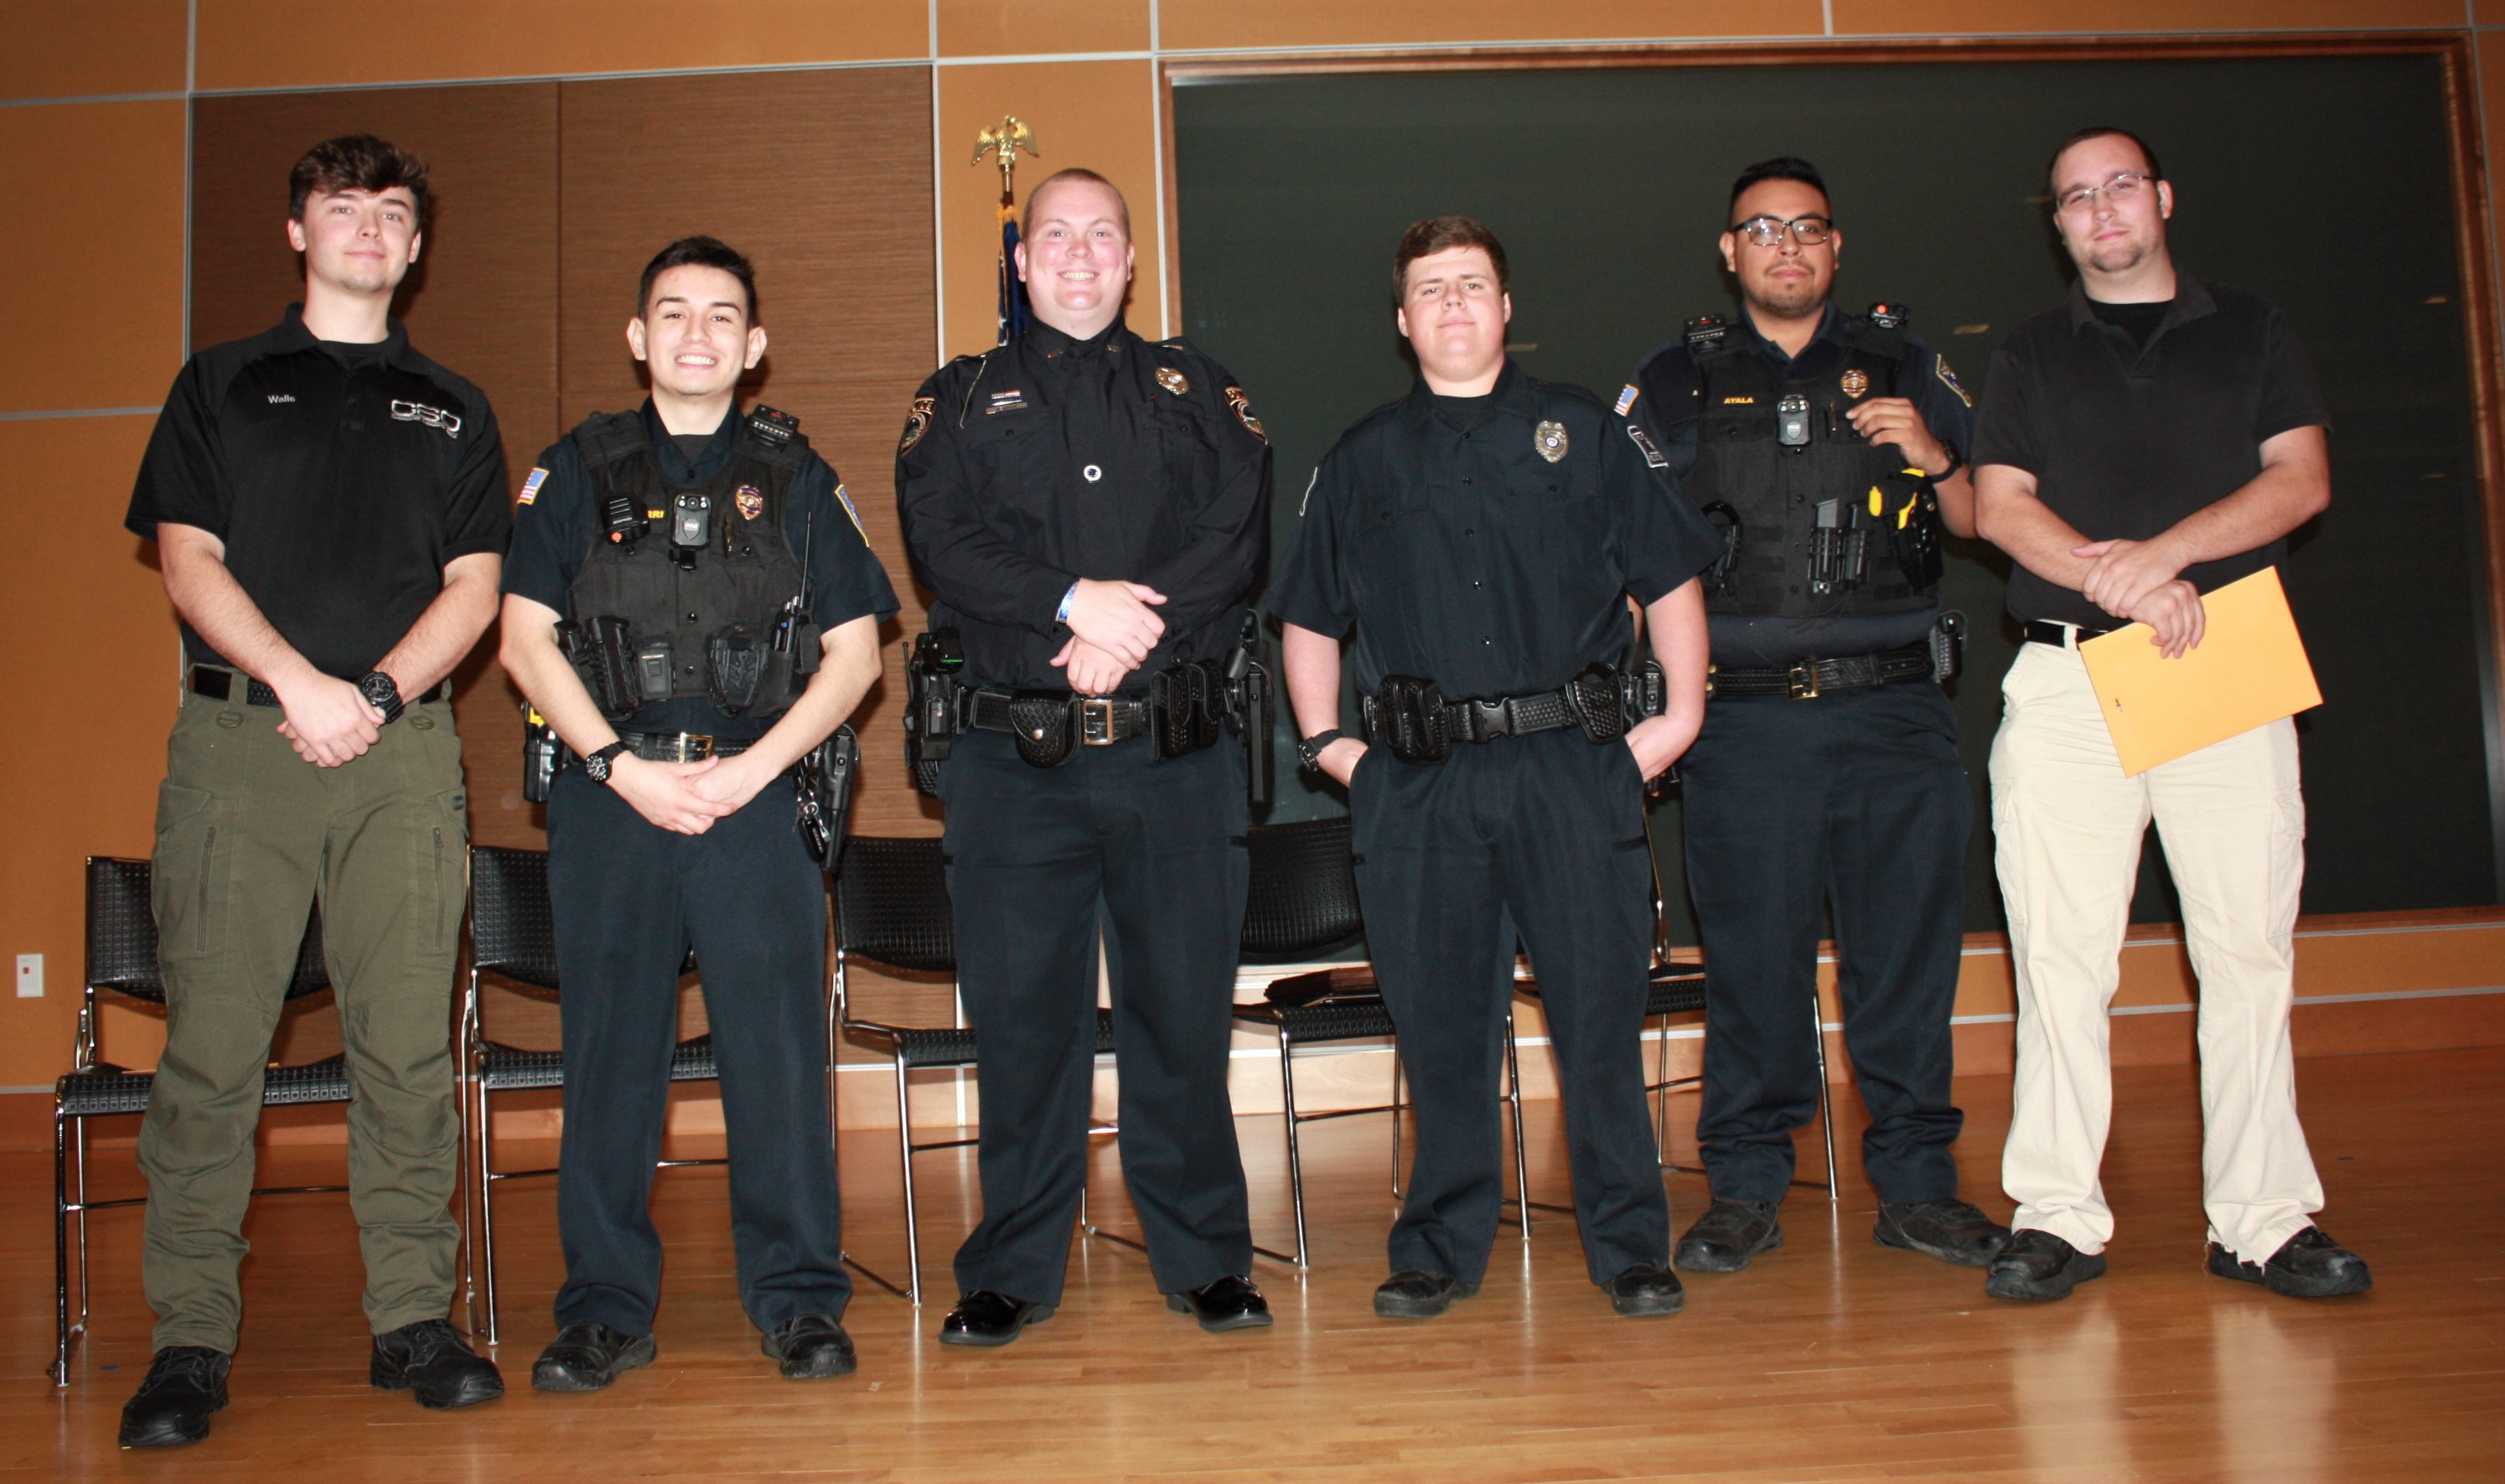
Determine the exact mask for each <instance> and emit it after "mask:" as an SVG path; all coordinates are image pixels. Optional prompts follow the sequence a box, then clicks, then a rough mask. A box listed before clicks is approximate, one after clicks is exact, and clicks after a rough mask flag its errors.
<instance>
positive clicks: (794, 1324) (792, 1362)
mask: <svg viewBox="0 0 2505 1484" xmlns="http://www.w3.org/2000/svg"><path fill="white" fill-rule="evenodd" d="M758 1348H759V1349H760V1350H762V1351H764V1352H765V1353H766V1354H767V1355H768V1356H771V1357H773V1358H774V1360H777V1361H780V1362H781V1365H782V1370H783V1374H784V1375H785V1376H786V1377H787V1378H789V1379H791V1380H794V1381H814V1380H818V1379H820V1378H822V1377H826V1376H849V1375H851V1374H852V1373H853V1369H854V1367H856V1366H858V1365H859V1364H860V1363H861V1361H860V1360H859V1359H857V1358H856V1357H855V1356H854V1355H853V1337H852V1336H851V1335H849V1334H846V1333H844V1326H843V1325H839V1324H837V1323H835V1317H834V1316H833V1315H831V1314H803V1315H801V1316H800V1317H799V1318H798V1319H794V1320H786V1321H785V1322H784V1323H782V1324H780V1325H775V1326H774V1327H773V1328H771V1329H769V1330H767V1331H765V1337H764V1338H763V1339H762V1340H760V1341H759V1344H758Z"/></svg>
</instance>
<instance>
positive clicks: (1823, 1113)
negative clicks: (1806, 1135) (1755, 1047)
mask: <svg viewBox="0 0 2505 1484" xmlns="http://www.w3.org/2000/svg"><path fill="white" fill-rule="evenodd" d="M1820 1018H1821V1017H1820V1015H1819V1012H1818V1007H1817V996H1816V995H1812V996H1811V997H1810V1002H1809V1033H1810V1036H1811V1037H1812V1038H1813V1039H1814V1040H1815V1041H1816V1042H1817V1130H1818V1134H1819V1136H1820V1137H1822V1138H1823V1139H1824V1140H1825V1141H1826V1199H1827V1203H1828V1204H1830V1205H1832V1204H1834V1203H1835V1202H1836V1201H1837V1200H1838V1199H1840V1198H1841V1197H1840V1196H1839V1194H1838V1192H1837V1190H1836V1179H1835V1097H1834V1093H1833V1090H1832V1089H1831V1088H1830V1087H1829V1086H1828V1084H1827V1079H1826V1028H1825V1026H1823V1025H1821V1024H1820V1023H1819V1021H1820Z"/></svg>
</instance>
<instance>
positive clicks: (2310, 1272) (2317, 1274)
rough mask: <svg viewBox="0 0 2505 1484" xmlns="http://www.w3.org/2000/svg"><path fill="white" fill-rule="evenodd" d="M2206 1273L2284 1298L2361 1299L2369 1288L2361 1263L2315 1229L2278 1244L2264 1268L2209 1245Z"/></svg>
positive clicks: (2362, 1260) (2371, 1278)
mask: <svg viewBox="0 0 2505 1484" xmlns="http://www.w3.org/2000/svg"><path fill="white" fill-rule="evenodd" d="M2209 1271H2210V1272H2212V1273H2215V1274H2217V1275H2218V1276H2219V1277H2221V1278H2233V1279H2235V1280H2236V1281H2237V1282H2238V1283H2258V1284H2260V1285H2262V1286H2263V1287H2264V1288H2267V1289H2269V1290H2271V1291H2272V1292H2274V1293H2283V1294H2285V1295H2287V1296H2288V1297H2290V1298H2338V1297H2339V1296H2341V1295H2342V1294H2344V1293H2363V1292H2365V1291H2366V1290H2368V1289H2371V1288H2373V1287H2374V1286H2375V1275H2374V1274H2372V1273H2370V1272H2368V1271H2366V1259H2365V1258H2363V1257H2360V1256H2358V1255H2357V1254H2355V1253H2352V1252H2350V1251H2349V1250H2348V1249H2346V1248H2345V1247H2343V1246H2341V1245H2340V1244H2339V1243H2337V1242H2334V1241H2332V1240H2331V1234H2330V1233H2329V1232H2327V1231H2324V1230H2323V1229H2322V1228H2321V1227H2319V1226H2308V1227H2307V1228H2305V1230H2303V1231H2300V1232H2298V1233H2297V1234H2296V1235H2295V1236H2292V1237H2290V1238H2288V1239H2287V1240H2286V1241H2285V1242H2282V1243H2280V1244H2279V1249H2278V1251H2277V1252H2275V1253H2273V1254H2271V1258H2270V1260H2269V1261H2268V1262H2243V1261H2240V1260H2238V1258H2237V1256H2236V1254H2234V1253H2231V1252H2229V1251H2227V1250H2226V1249H2225V1248H2224V1247H2221V1246H2220V1245H2218V1244H2217V1243H2215V1242H2212V1243H2210V1244H2209Z"/></svg>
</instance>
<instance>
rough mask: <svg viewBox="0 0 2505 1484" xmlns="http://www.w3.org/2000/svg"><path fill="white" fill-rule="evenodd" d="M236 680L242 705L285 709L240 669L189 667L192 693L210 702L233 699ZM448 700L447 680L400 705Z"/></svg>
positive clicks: (274, 695) (449, 685) (449, 686)
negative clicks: (240, 692)
mask: <svg viewBox="0 0 2505 1484" xmlns="http://www.w3.org/2000/svg"><path fill="white" fill-rule="evenodd" d="M238 679H240V680H242V681H243V682H244V688H243V700H244V704H245V705H247V706H271V707H279V708H281V709H284V705H285V703H284V702H282V701H280V700H279V698H278V692H277V691H275V690H272V689H269V688H268V687H267V686H265V685H263V684H262V683H261V682H260V681H257V680H254V679H253V678H252V677H251V676H249V675H246V674H244V673H243V672H242V671H241V670H221V669H219V668H218V667H216V666H215V665H194V666H192V677H191V683H190V684H191V687H192V693H193V694H194V695H205V696H207V697H208V698H209V699H211V700H213V701H230V700H232V699H234V683H235V682H236V681H237V680H238ZM450 699H452V682H450V681H448V680H447V681H444V682H443V683H442V684H441V685H439V686H437V687H436V688H435V689H432V690H429V691H428V692H426V693H425V694H424V695H409V696H403V697H402V698H401V704H402V705H404V706H416V705H420V704H423V703H424V702H427V701H448V700H450Z"/></svg>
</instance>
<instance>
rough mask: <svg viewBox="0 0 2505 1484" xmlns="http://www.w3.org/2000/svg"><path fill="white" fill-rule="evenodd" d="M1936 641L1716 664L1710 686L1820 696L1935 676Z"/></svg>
mask: <svg viewBox="0 0 2505 1484" xmlns="http://www.w3.org/2000/svg"><path fill="white" fill-rule="evenodd" d="M1931 674H1932V667H1931V647H1930V646H1929V645H1927V644H1909V645H1907V646H1905V647H1904V648H1903V649H1900V650H1887V651H1883V652H1881V653H1880V654H1853V655H1849V656H1847V657H1845V658H1842V659H1802V660H1797V661H1795V662H1793V663H1791V664H1788V665H1784V666H1782V667H1780V668H1776V669H1764V670H1737V669H1726V668H1724V667H1722V666H1719V665H1716V666H1714V667H1713V668H1712V669H1711V670H1710V671H1708V672H1707V673H1706V677H1705V691H1706V694H1708V695H1709V696H1711V697H1712V698H1713V699H1715V700H1717V701H1725V700H1756V699H1761V698H1764V697H1769V696H1782V697H1785V698H1787V699H1790V700H1795V701H1810V700H1816V699H1817V698H1818V697H1819V696H1821V695H1824V694H1826V693H1827V692H1829V691H1831V690H1859V689H1866V688H1868V687H1871V686H1892V685H1895V684H1896V683H1898V682H1899V681H1908V680H1928V679H1930V678H1931Z"/></svg>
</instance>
